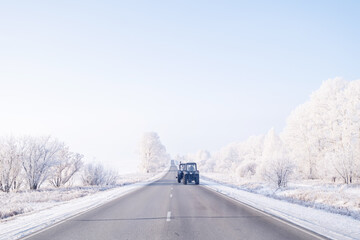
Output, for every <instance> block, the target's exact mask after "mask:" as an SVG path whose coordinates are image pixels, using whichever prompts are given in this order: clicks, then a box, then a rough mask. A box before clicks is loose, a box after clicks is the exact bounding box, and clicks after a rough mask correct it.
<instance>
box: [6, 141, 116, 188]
mask: <svg viewBox="0 0 360 240" xmlns="http://www.w3.org/2000/svg"><path fill="white" fill-rule="evenodd" d="M83 158H84V156H83V155H82V154H80V153H76V152H72V151H70V148H69V147H68V146H67V145H66V144H65V143H63V142H61V141H59V140H58V139H56V138H52V137H50V136H46V137H32V136H26V137H8V138H2V139H0V190H1V191H3V192H9V191H11V190H18V189H20V188H21V187H27V188H28V189H31V190H36V189H39V188H40V187H41V186H42V185H43V184H44V183H45V182H47V183H48V184H50V185H52V186H53V187H56V188H58V187H61V186H66V185H69V184H70V183H71V181H72V180H73V179H74V176H75V175H76V174H79V173H80V174H81V182H82V184H83V185H112V184H115V183H116V179H117V173H116V172H114V171H110V170H106V169H104V167H103V166H102V165H101V164H100V163H98V164H93V163H88V164H84V162H83Z"/></svg>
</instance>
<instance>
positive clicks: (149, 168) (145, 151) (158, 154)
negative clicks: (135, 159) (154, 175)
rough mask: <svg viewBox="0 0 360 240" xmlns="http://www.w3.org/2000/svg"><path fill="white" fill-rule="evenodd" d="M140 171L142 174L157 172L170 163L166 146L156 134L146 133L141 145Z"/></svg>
mask: <svg viewBox="0 0 360 240" xmlns="http://www.w3.org/2000/svg"><path fill="white" fill-rule="evenodd" d="M139 155H140V161H141V163H140V170H141V171H142V172H146V173H149V172H156V171H158V170H159V169H163V168H164V167H166V164H167V163H168V162H169V161H170V156H169V154H167V153H166V148H165V146H164V145H163V144H162V143H161V141H160V137H159V135H158V134H157V133H155V132H147V133H144V134H143V136H142V139H141V141H140V145H139Z"/></svg>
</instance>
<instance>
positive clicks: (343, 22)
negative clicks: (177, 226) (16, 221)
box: [0, 1, 360, 172]
mask: <svg viewBox="0 0 360 240" xmlns="http://www.w3.org/2000/svg"><path fill="white" fill-rule="evenodd" d="M359 7H360V4H359V2H357V1H346V2H340V1H316V2H306V3H305V2H286V1H272V2H268V1H255V2H254V1H251V2H250V1H249V2H245V1H226V2H224V1H221V2H220V1H197V2H193V1H172V2H169V1H156V2H155V1H151V2H149V1H136V2H133V1H128V2H125V1H124V2H118V1H101V2H96V1H77V2H73V1H61V2H45V1H44V2H42V1H36V2H35V1H21V2H16V3H15V2H3V3H2V4H1V7H0V21H1V23H2V24H0V52H1V54H0V109H1V117H0V136H6V135H24V134H30V135H49V134H50V135H52V136H54V137H56V138H58V139H60V140H61V141H64V142H66V143H67V144H68V145H69V146H70V147H71V149H72V150H73V151H77V152H80V153H82V154H84V155H85V157H86V159H87V161H92V160H94V159H95V160H97V161H101V162H103V163H105V164H106V165H108V166H112V167H114V168H116V169H119V171H120V172H131V171H135V170H136V168H137V166H138V164H139V159H138V156H137V153H136V152H137V144H138V142H139V140H140V138H141V135H142V133H143V132H148V131H154V132H157V133H158V134H159V136H160V138H161V141H162V143H163V144H164V145H165V146H166V148H167V150H168V152H169V153H170V154H172V155H173V156H174V155H176V154H178V153H179V154H186V153H189V152H196V151H197V150H199V149H207V150H210V151H215V150H217V149H219V148H221V147H222V146H225V145H226V144H228V143H231V142H234V141H241V140H245V139H246V138H248V137H249V136H250V135H258V134H264V133H266V132H267V131H268V130H269V129H270V128H272V127H275V129H276V130H277V131H281V130H282V129H283V127H284V126H285V122H286V118H287V116H288V115H289V114H290V113H291V111H292V110H294V109H295V108H296V107H297V106H298V105H299V104H301V103H303V102H305V101H306V100H307V99H308V97H309V95H310V94H311V93H312V92H313V91H315V90H317V89H318V88H319V87H320V85H321V83H322V81H324V80H326V79H328V78H334V77H337V76H340V77H343V78H344V79H346V80H355V79H359V76H360V68H359V62H360V61H359V60H360V59H359V57H360V48H359V44H358V43H359V42H360V31H359V30H360V29H359V24H358V23H359V22H360V16H359V15H358V12H359Z"/></svg>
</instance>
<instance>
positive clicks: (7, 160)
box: [0, 137, 21, 192]
mask: <svg viewBox="0 0 360 240" xmlns="http://www.w3.org/2000/svg"><path fill="white" fill-rule="evenodd" d="M20 154H21V147H20V145H19V142H18V141H17V140H16V139H15V138H13V137H11V138H7V139H2V140H1V142H0V190H1V191H4V192H9V191H10V190H11V189H15V188H17V183H18V182H19V181H20V180H19V174H20V172H21V162H20Z"/></svg>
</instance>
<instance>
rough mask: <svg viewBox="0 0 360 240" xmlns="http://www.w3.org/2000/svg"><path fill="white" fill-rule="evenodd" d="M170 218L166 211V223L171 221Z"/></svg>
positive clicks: (169, 213)
mask: <svg viewBox="0 0 360 240" xmlns="http://www.w3.org/2000/svg"><path fill="white" fill-rule="evenodd" d="M170 217H171V212H170V211H168V213H167V216H166V221H167V222H170V220H171V219H170Z"/></svg>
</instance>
